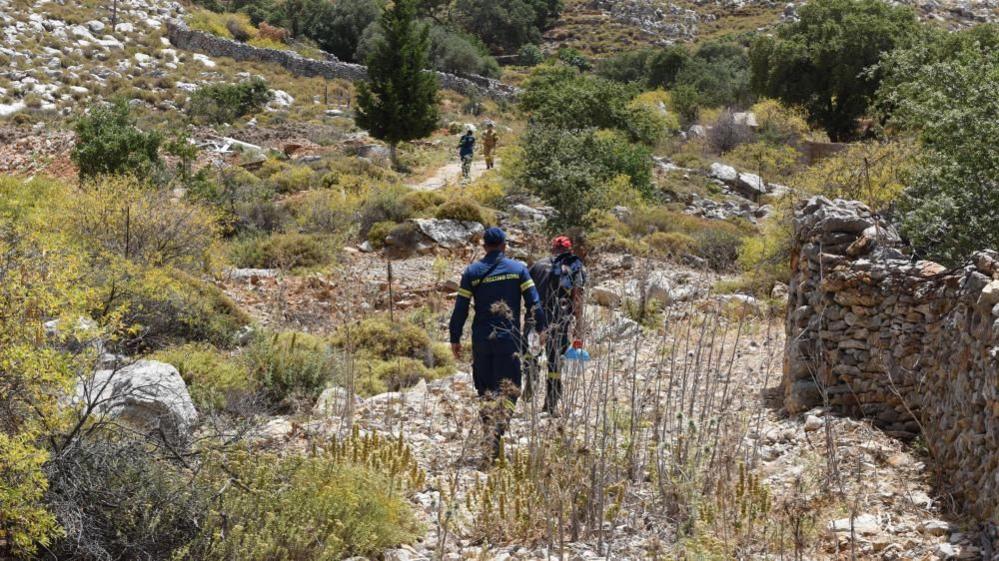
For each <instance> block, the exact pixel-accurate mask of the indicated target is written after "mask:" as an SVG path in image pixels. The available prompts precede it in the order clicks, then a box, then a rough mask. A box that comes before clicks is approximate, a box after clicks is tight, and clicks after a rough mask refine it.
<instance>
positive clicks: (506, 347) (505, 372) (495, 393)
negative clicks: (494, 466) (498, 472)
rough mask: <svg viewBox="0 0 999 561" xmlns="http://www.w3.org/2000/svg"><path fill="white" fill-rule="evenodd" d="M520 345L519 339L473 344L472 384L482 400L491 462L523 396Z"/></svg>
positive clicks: (481, 410) (480, 412)
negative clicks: (519, 398)
mask: <svg viewBox="0 0 999 561" xmlns="http://www.w3.org/2000/svg"><path fill="white" fill-rule="evenodd" d="M517 343H518V341H517V340H516V339H505V338H503V339H500V338H497V339H492V340H489V341H483V342H479V341H473V342H472V381H473V382H474V383H475V390H476V391H477V392H479V397H481V398H482V406H481V409H480V410H479V417H480V418H481V420H482V424H483V428H484V430H485V434H486V437H487V440H488V445H489V448H490V457H491V458H492V459H495V458H496V457H497V456H498V455H499V453H500V440H501V439H502V438H503V434H504V433H506V430H507V427H508V426H509V424H510V415H511V413H512V412H513V406H514V405H516V403H517V398H518V397H519V396H520V380H521V374H520V348H519V345H518V344H517Z"/></svg>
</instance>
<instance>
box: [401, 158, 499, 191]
mask: <svg viewBox="0 0 999 561" xmlns="http://www.w3.org/2000/svg"><path fill="white" fill-rule="evenodd" d="M496 164H497V165H498V164H499V160H497V161H496ZM485 172H486V162H485V160H482V159H476V160H474V161H473V162H472V172H471V180H472V181H475V180H476V179H478V178H479V177H481V176H482V174H483V173H485ZM460 183H461V162H459V161H452V162H448V163H447V164H445V165H444V166H441V167H440V168H438V169H437V171H436V172H434V174H433V175H432V176H430V177H428V178H426V179H424V180H423V181H421V182H419V183H409V184H407V185H408V186H409V187H411V188H413V189H416V190H417V191H436V190H437V189H443V188H444V187H447V186H449V185H458V184H460Z"/></svg>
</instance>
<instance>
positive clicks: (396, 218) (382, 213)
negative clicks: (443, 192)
mask: <svg viewBox="0 0 999 561" xmlns="http://www.w3.org/2000/svg"><path fill="white" fill-rule="evenodd" d="M409 192H410V190H409V189H407V188H405V187H402V186H400V185H390V186H384V187H376V188H375V189H372V190H371V192H370V194H369V195H368V198H367V200H366V201H364V204H362V205H361V210H360V219H359V223H360V231H361V235H362V236H367V235H368V231H369V230H371V227H372V226H374V225H375V224H376V223H378V222H405V221H406V220H407V219H409V218H412V216H413V207H411V206H409V203H408V202H407V201H406V195H407V194H408V193H409Z"/></svg>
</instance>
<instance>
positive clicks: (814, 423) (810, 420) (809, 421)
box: [805, 415, 826, 432]
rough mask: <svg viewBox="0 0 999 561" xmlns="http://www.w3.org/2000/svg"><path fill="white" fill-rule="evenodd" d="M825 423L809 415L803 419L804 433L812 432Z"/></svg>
mask: <svg viewBox="0 0 999 561" xmlns="http://www.w3.org/2000/svg"><path fill="white" fill-rule="evenodd" d="M825 424H826V423H825V421H823V420H822V418H821V417H817V416H815V415H809V416H807V417H805V432H814V431H817V430H819V429H821V428H822V427H824V426H825Z"/></svg>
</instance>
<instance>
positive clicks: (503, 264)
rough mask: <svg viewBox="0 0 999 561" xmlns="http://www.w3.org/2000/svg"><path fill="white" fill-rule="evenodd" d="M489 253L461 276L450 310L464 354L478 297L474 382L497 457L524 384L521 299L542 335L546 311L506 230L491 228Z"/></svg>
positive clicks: (455, 343)
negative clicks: (511, 250)
mask: <svg viewBox="0 0 999 561" xmlns="http://www.w3.org/2000/svg"><path fill="white" fill-rule="evenodd" d="M482 246H483V249H485V251H486V256H485V257H483V258H482V259H481V260H480V261H476V262H475V263H472V264H471V265H469V266H468V268H467V269H465V272H464V273H463V274H462V275H461V285H460V288H459V289H458V298H457V301H456V302H455V304H454V312H453V313H452V314H451V323H450V331H451V351H452V352H453V353H454V356H455V358H458V359H460V358H461V334H462V331H463V329H464V327H465V320H467V319H468V310H469V307H470V306H471V303H472V300H474V301H475V318H474V319H473V320H472V380H473V381H474V383H475V389H476V391H478V393H479V396H480V397H482V398H483V400H484V404H483V408H482V413H481V415H482V420H483V423H484V425H485V428H486V434H487V435H488V436H490V437H491V438H490V443H489V444H490V446H491V448H492V450H491V453H492V456H493V458H495V457H496V456H497V455H498V454H499V440H500V438H501V437H502V436H503V433H504V432H505V431H506V425H507V416H508V412H509V411H510V410H512V409H513V407H512V404H513V403H515V402H516V400H517V397H518V394H519V388H520V374H521V373H520V355H521V352H522V350H523V349H521V348H520V342H521V341H522V338H521V331H520V318H521V309H520V301H521V299H522V298H523V300H524V303H525V304H526V305H527V308H528V309H529V310H533V311H534V324H535V325H534V327H535V329H536V330H537V331H538V333H543V332H544V330H545V327H546V322H545V313H544V311H543V310H542V309H541V306H540V301H539V299H538V291H537V290H536V289H535V288H534V281H533V280H531V275H530V273H528V271H527V267H526V266H525V265H524V264H523V263H520V262H519V261H514V260H513V259H507V258H506V256H505V255H504V251H506V234H504V233H503V230H500V229H499V228H489V229H488V230H486V232H485V234H484V235H483V237H482Z"/></svg>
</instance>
